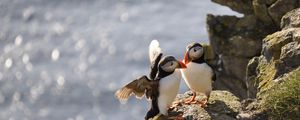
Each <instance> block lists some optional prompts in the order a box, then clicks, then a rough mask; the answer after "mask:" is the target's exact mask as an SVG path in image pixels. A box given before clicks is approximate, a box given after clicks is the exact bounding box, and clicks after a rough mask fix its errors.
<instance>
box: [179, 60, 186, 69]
mask: <svg viewBox="0 0 300 120" xmlns="http://www.w3.org/2000/svg"><path fill="white" fill-rule="evenodd" d="M178 63H179V66H178V68H182V69H185V68H186V65H185V64H184V63H183V62H181V61H178Z"/></svg>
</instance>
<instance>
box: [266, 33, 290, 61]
mask: <svg viewBox="0 0 300 120" xmlns="http://www.w3.org/2000/svg"><path fill="white" fill-rule="evenodd" d="M290 33H291V30H284V31H280V32H276V33H274V34H271V35H268V36H267V37H266V38H265V39H263V41H264V43H265V44H266V50H267V51H268V53H270V54H271V56H272V60H278V59H279V57H280V54H281V48H282V46H284V45H286V44H287V43H290V42H292V36H291V35H290Z"/></svg>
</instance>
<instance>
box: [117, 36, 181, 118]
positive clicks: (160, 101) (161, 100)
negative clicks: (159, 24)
mask: <svg viewBox="0 0 300 120" xmlns="http://www.w3.org/2000/svg"><path fill="white" fill-rule="evenodd" d="M149 57H150V63H151V72H150V75H149V76H150V79H149V78H148V77H147V76H145V75H144V76H142V77H140V78H138V79H136V80H133V81H132V82H130V83H129V84H127V85H125V86H124V87H123V88H121V89H120V90H118V91H117V92H116V93H115V96H116V98H117V99H119V100H120V101H126V100H127V99H128V98H129V97H130V96H131V95H132V94H134V95H135V96H136V97H137V98H142V97H143V95H144V94H145V95H146V98H147V99H148V100H149V101H150V103H151V108H150V109H149V111H148V112H147V114H146V116H145V120H148V119H152V118H153V117H155V116H156V115H159V114H162V115H164V116H168V109H169V107H170V106H171V105H172V103H173V101H174V99H175V97H176V95H177V92H178V89H179V85H180V80H181V73H180V70H179V69H181V68H186V66H185V64H183V63H182V62H181V61H178V60H176V59H175V58H174V57H173V56H164V57H163V56H162V52H161V48H160V47H159V42H158V41H157V40H153V41H151V43H150V46H149ZM177 117H178V116H176V118H177Z"/></svg>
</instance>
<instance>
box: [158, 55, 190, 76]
mask: <svg viewBox="0 0 300 120" xmlns="http://www.w3.org/2000/svg"><path fill="white" fill-rule="evenodd" d="M179 68H186V66H185V64H183V63H182V62H180V61H178V60H176V59H175V57H173V56H165V57H163V58H162V59H161V60H160V61H159V63H158V77H160V78H163V77H165V76H167V75H170V74H172V73H173V72H174V71H175V70H176V69H179Z"/></svg>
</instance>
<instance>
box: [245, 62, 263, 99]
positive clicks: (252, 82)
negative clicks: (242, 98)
mask: <svg viewBox="0 0 300 120" xmlns="http://www.w3.org/2000/svg"><path fill="white" fill-rule="evenodd" d="M259 61H260V57H254V58H252V59H251V60H250V61H249V63H248V65H247V71H246V86H247V97H249V98H255V97H256V93H257V87H258V86H257V84H256V77H257V75H258V71H257V67H258V62H259Z"/></svg>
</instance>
